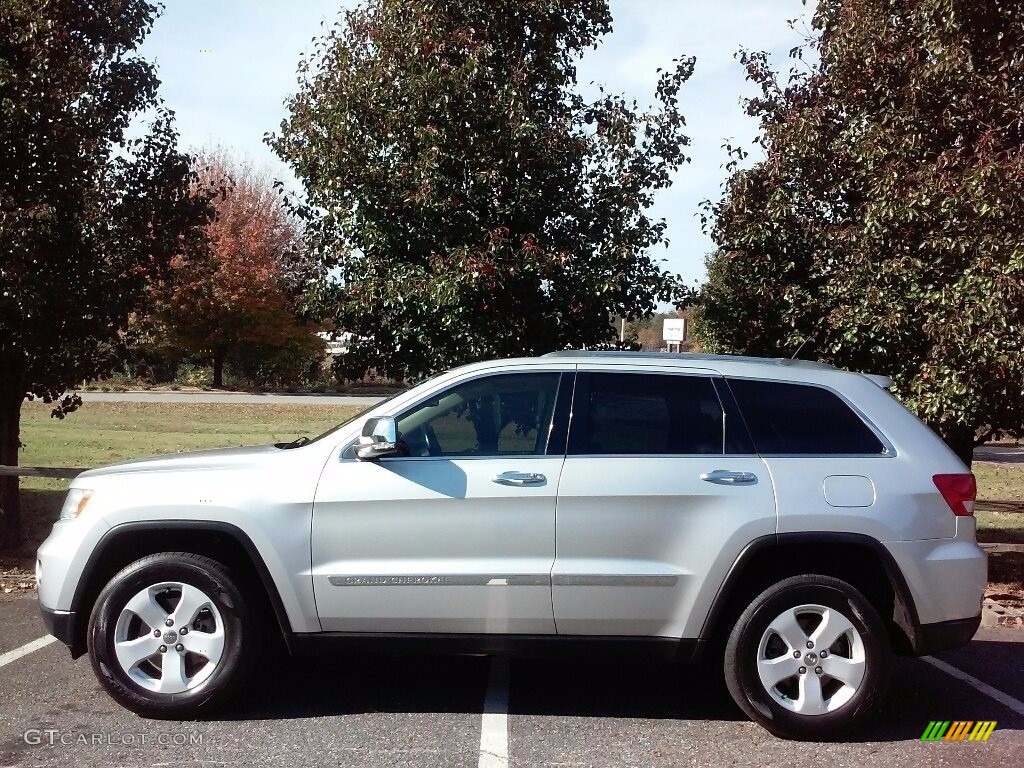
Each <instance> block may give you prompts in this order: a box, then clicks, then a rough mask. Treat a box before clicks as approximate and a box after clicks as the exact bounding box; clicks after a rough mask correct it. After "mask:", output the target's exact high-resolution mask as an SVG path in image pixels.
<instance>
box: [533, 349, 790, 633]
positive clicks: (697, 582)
mask: <svg viewBox="0 0 1024 768" xmlns="http://www.w3.org/2000/svg"><path fill="white" fill-rule="evenodd" d="M716 379H718V377H717V374H716V373H715V372H714V371H707V370H693V369H650V370H646V371H643V372H635V371H634V370H624V369H619V370H615V369H612V368H595V369H593V370H589V371H583V370H581V371H580V372H579V373H578V374H577V384H576V390H575V396H574V401H573V411H572V421H571V425H570V433H569V444H568V455H567V457H566V461H565V466H564V468H563V471H562V479H561V483H560V485H559V491H558V506H557V518H556V533H557V537H556V553H555V564H554V569H553V571H552V602H553V605H554V613H555V623H556V627H557V631H558V633H559V634H567V635H635V636H661V637H696V636H697V635H698V634H699V633H700V629H701V627H702V625H703V622H704V618H705V616H706V614H707V611H708V607H709V606H710V603H711V601H712V600H713V598H714V596H715V593H716V592H717V588H718V585H719V584H721V582H722V580H723V579H724V578H725V574H726V571H727V570H728V567H729V566H730V565H731V564H732V562H733V561H734V560H735V558H736V557H737V556H738V555H739V553H740V551H741V550H742V549H743V547H744V546H745V545H746V544H747V543H748V542H749V541H750V540H751V539H754V538H756V537H758V536H762V535H765V534H772V533H774V532H775V530H776V512H775V497H774V493H773V490H772V482H771V478H770V476H769V473H768V471H767V468H766V467H765V464H764V462H763V461H762V460H761V459H760V458H759V457H758V456H757V455H755V454H754V452H753V449H752V447H751V445H750V439H749V436H748V435H747V433H746V430H745V428H744V427H743V426H742V423H741V420H740V419H739V417H738V416H737V415H736V413H735V406H734V405H733V404H732V400H731V398H730V397H728V391H727V390H726V389H725V388H724V387H721V386H718V387H716ZM719 381H720V380H719ZM720 391H722V392H723V394H724V395H726V398H727V399H726V400H725V401H724V402H723V399H722V398H721V397H720V396H719V392H720Z"/></svg>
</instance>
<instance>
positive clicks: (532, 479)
mask: <svg viewBox="0 0 1024 768" xmlns="http://www.w3.org/2000/svg"><path fill="white" fill-rule="evenodd" d="M547 481H548V479H547V478H546V477H544V475H542V474H540V473H539V472H502V473H501V474H500V475H495V476H494V477H492V478H491V482H492V483H497V484H498V485H514V486H522V485H544V484H545V483H546V482H547Z"/></svg>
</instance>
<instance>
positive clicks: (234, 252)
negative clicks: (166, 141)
mask: <svg viewBox="0 0 1024 768" xmlns="http://www.w3.org/2000/svg"><path fill="white" fill-rule="evenodd" d="M197 165H198V167H199V168H200V171H199V174H198V176H199V178H198V179H197V182H196V189H197V190H199V191H200V192H201V191H202V190H204V189H211V188H213V189H217V188H219V189H220V194H219V195H217V196H216V197H215V198H214V200H213V206H214V209H215V211H216V216H215V218H214V219H213V220H212V221H211V222H210V223H209V224H207V226H206V240H205V242H207V243H208V244H209V248H208V249H205V250H197V249H192V250H190V251H185V252H183V253H180V254H178V255H176V256H175V257H174V259H172V261H171V270H170V273H169V277H168V279H167V280H166V281H165V282H163V283H160V284H158V285H156V286H154V288H153V291H152V294H153V298H154V304H155V310H154V314H155V316H156V320H157V325H158V327H160V328H161V329H162V330H163V332H164V333H166V334H167V336H168V338H169V340H170V341H171V342H172V343H175V344H178V345H180V346H181V347H183V348H184V349H186V350H189V351H191V352H202V351H208V352H209V354H210V357H211V358H212V360H213V385H214V386H215V387H220V386H223V370H224V361H225V359H226V358H227V357H228V355H229V354H230V353H232V352H233V351H236V350H238V349H239V348H240V347H242V346H246V345H248V346H259V347H261V348H264V349H263V353H264V355H265V353H266V349H265V348H266V347H271V348H273V347H283V346H284V345H285V344H286V342H289V341H294V340H299V339H300V338H305V337H311V338H315V337H314V334H313V329H312V327H310V326H308V325H305V324H301V323H299V322H297V321H296V310H297V301H296V299H297V296H298V295H299V294H300V293H301V291H302V289H303V288H304V287H305V282H306V280H307V270H306V269H305V267H304V261H303V252H302V249H301V242H300V237H299V235H300V233H299V229H298V227H297V226H296V222H295V220H294V219H293V218H292V217H291V215H290V214H289V213H288V211H287V210H286V209H285V207H284V205H283V201H282V199H281V197H280V196H279V195H278V194H277V191H276V189H275V188H274V184H273V182H272V181H271V180H270V178H269V177H268V176H267V174H266V173H263V172H260V171H258V170H256V169H255V168H253V167H252V165H250V164H247V163H243V162H240V161H238V160H235V159H233V158H232V157H231V156H230V155H229V154H228V153H226V152H224V151H223V150H218V151H211V152H207V153H205V154H202V155H200V157H199V158H198V160H197ZM321 346H322V345H321Z"/></svg>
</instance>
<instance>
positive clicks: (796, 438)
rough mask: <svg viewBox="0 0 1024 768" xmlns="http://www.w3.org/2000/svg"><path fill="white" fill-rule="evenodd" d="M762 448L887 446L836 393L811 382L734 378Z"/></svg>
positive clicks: (869, 449)
mask: <svg viewBox="0 0 1024 768" xmlns="http://www.w3.org/2000/svg"><path fill="white" fill-rule="evenodd" d="M729 386H730V387H731V389H732V392H733V395H735V397H736V401H737V403H738V404H739V407H740V411H742V413H743V418H744V419H745V420H746V422H747V427H749V428H750V434H751V437H753V439H754V446H755V448H756V449H757V452H758V453H804V454H809V453H813V454H849V453H857V454H871V453H884V452H885V447H884V446H883V445H882V442H881V441H880V440H879V439H878V437H877V436H876V435H875V433H874V432H872V431H871V429H870V428H869V427H868V426H867V424H865V423H864V421H863V420H862V419H861V418H860V416H858V415H857V414H856V413H854V411H853V410H852V409H851V408H850V406H848V405H847V404H846V403H844V402H843V401H842V399H841V398H839V397H838V396H837V395H836V394H835V393H833V392H830V391H829V390H827V389H822V388H821V387H815V386H810V385H807V384H788V383H783V382H778V381H753V380H750V379H729Z"/></svg>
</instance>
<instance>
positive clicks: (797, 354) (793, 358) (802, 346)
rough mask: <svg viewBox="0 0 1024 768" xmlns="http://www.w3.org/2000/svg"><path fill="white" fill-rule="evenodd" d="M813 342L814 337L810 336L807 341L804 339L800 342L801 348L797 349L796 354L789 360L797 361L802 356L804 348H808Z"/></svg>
mask: <svg viewBox="0 0 1024 768" xmlns="http://www.w3.org/2000/svg"><path fill="white" fill-rule="evenodd" d="M813 341H814V337H813V336H808V337H807V338H806V339H804V340H803V341H802V342H800V346H799V347H797V348H796V352H794V353H793V356H792V357H791V358H789V359H790V360H796V359H797V358H798V357H799V356H800V353H801V352H803V351H804V347H806V346H807V345H808V344H810V343H811V342H813Z"/></svg>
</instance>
